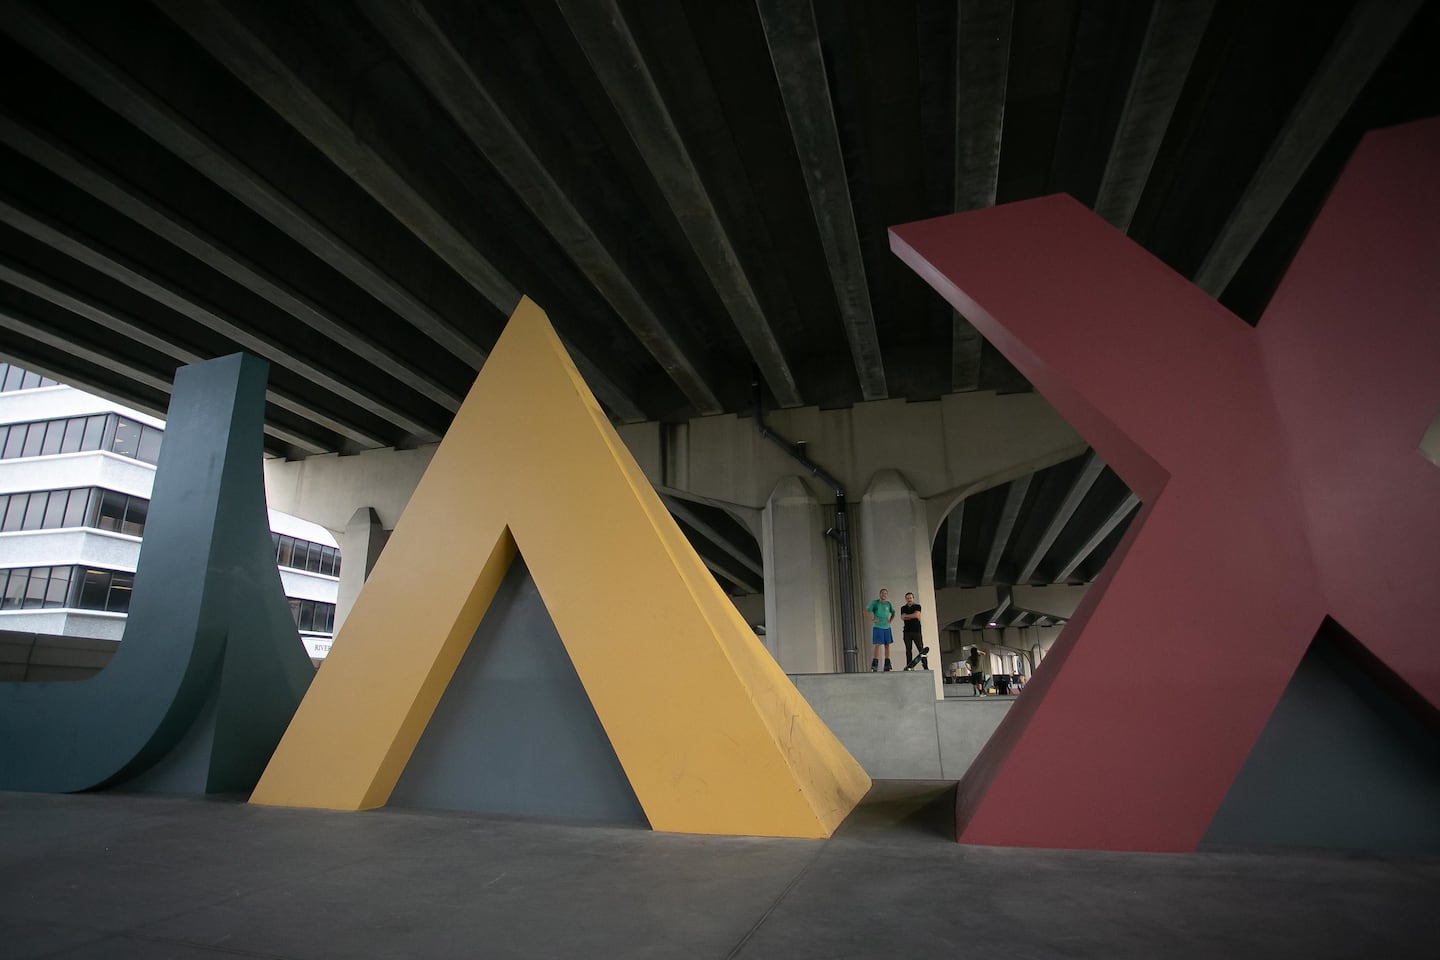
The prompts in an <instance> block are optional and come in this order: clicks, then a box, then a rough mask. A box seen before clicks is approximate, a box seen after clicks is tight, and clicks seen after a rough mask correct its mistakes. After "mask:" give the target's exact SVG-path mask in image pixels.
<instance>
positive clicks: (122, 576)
mask: <svg viewBox="0 0 1440 960" xmlns="http://www.w3.org/2000/svg"><path fill="white" fill-rule="evenodd" d="M75 582H76V589H75V590H74V591H73V593H72V596H73V598H74V599H73V600H72V602H71V606H73V607H78V608H80V609H81V610H107V611H109V612H111V613H129V612H130V594H131V592H132V591H133V590H134V589H135V574H133V573H126V572H124V571H122V570H97V569H95V568H93V567H84V568H76V574H75Z"/></svg>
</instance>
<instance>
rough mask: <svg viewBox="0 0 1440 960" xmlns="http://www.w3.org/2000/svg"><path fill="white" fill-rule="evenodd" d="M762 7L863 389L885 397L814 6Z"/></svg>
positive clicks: (769, 0) (797, 0)
mask: <svg viewBox="0 0 1440 960" xmlns="http://www.w3.org/2000/svg"><path fill="white" fill-rule="evenodd" d="M757 6H758V8H759V10H760V22H761V24H762V25H763V27H764V29H765V42H766V45H767V46H768V47H769V50H770V61H771V63H772V64H773V65H774V68H775V78H776V80H777V82H778V83H779V85H780V99H781V101H782V102H783V103H784V104H785V115H786V117H787V119H788V120H789V122H790V132H791V136H792V137H793V138H794V141H795V151H796V153H797V154H798V155H799V158H800V171H801V174H802V175H803V176H804V178H805V186H806V189H807V191H808V192H809V194H810V208H811V210H812V212H813V213H814V215H815V225H816V227H817V228H819V232H820V245H821V247H822V248H823V249H824V251H825V261H826V264H827V265H828V266H829V269H830V280H831V282H832V284H833V285H834V288H835V300H836V302H837V304H838V305H839V308H840V318H841V321H842V323H843V325H844V328H845V337H846V339H847V340H848V341H849V343H850V355H851V357H852V358H853V360H854V363H855V373H856V375H857V376H858V377H859V379H860V393H861V395H862V396H863V397H864V398H865V399H866V400H883V399H885V398H886V397H887V396H889V392H888V390H887V388H886V386H885V367H884V365H883V363H882V362H881V358H880V340H879V337H878V336H877V335H876V332H875V316H874V313H873V311H872V308H871V305H870V287H869V284H868V282H867V281H866V278H865V261H864V257H863V255H862V254H861V252H860V237H859V233H858V231H857V228H856V226H855V207H854V204H853V202H852V201H851V198H850V187H849V183H848V181H847V180H846V177H845V159H844V156H843V154H842V153H841V149H840V131H839V129H838V128H837V126H836V124H835V107H834V105H833V104H832V103H831V100H830V84H829V81H828V79H827V77H826V75H825V60H824V58H823V56H822V55H821V52H820V34H819V31H818V29H817V28H816V25H815V12H814V10H813V8H812V7H811V5H810V2H809V0H758V2H757Z"/></svg>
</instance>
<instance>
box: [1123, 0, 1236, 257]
mask: <svg viewBox="0 0 1440 960" xmlns="http://www.w3.org/2000/svg"><path fill="white" fill-rule="evenodd" d="M1214 6H1215V0H1155V6H1154V7H1153V8H1152V9H1151V12H1150V20H1149V22H1148V23H1147V24H1146V27H1145V39H1144V40H1143V41H1142V44H1141V47H1140V58H1139V60H1138V61H1137V62H1136V64H1135V71H1134V73H1133V74H1132V76H1131V78H1130V89H1129V90H1128V91H1127V93H1126V95H1125V106H1124V107H1123V108H1122V109H1121V113H1120V124H1119V127H1118V128H1117V129H1116V131H1115V139H1114V141H1113V142H1112V144H1111V146H1110V154H1109V157H1108V158H1107V159H1106V161H1105V172H1104V173H1103V174H1102V175H1101V177H1100V191H1099V194H1098V195H1097V197H1096V200H1095V212H1096V213H1098V214H1099V215H1100V216H1102V217H1104V218H1105V219H1106V220H1107V221H1109V222H1110V223H1111V224H1112V225H1113V226H1115V227H1117V228H1119V229H1120V230H1122V231H1129V229H1130V220H1131V218H1133V217H1134V216H1135V207H1136V206H1137V205H1138V204H1139V203H1140V195H1141V193H1143V192H1144V190H1145V183H1146V181H1147V180H1149V178H1150V169H1151V167H1153V166H1154V164H1155V156H1156V154H1157V153H1159V152H1160V143H1161V141H1162V140H1164V139H1165V131H1166V130H1167V129H1168V128H1169V126H1170V117H1171V115H1172V114H1174V112H1175V104H1176V103H1177V102H1178V101H1179V100H1180V93H1181V91H1182V90H1184V88H1185V78H1186V77H1187V76H1189V74H1190V65H1191V64H1192V63H1193V62H1194V60H1195V51H1197V50H1198V49H1200V40H1201V38H1202V37H1204V36H1205V28H1206V26H1207V25H1208V24H1209V22H1210V13H1211V11H1212V10H1213V9H1214Z"/></svg>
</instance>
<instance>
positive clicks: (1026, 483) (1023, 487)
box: [980, 473, 1035, 587]
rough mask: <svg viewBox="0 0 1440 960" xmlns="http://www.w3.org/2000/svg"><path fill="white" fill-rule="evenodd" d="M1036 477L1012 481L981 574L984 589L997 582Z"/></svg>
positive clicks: (1028, 475)
mask: <svg viewBox="0 0 1440 960" xmlns="http://www.w3.org/2000/svg"><path fill="white" fill-rule="evenodd" d="M1034 476H1035V475H1034V474H1033V473H1029V474H1026V475H1025V476H1023V477H1016V478H1015V479H1014V480H1012V481H1010V489H1009V490H1007V491H1005V505H1004V506H1003V507H1002V508H1001V509H1000V519H999V522H997V523H996V524H995V536H994V537H992V538H991V539H990V552H989V553H988V554H987V555H986V557H985V569H984V571H983V572H982V573H981V574H980V586H982V587H988V586H989V585H990V584H992V583H994V582H995V571H996V570H997V569H998V568H999V566H1000V558H1001V557H1002V556H1004V555H1005V548H1006V547H1007V546H1008V545H1009V544H1010V535H1011V534H1012V533H1013V532H1014V531H1015V521H1016V520H1017V519H1018V518H1019V516H1020V508H1021V506H1023V505H1024V503H1025V495H1026V494H1027V493H1029V492H1030V480H1031V478H1032V477H1034Z"/></svg>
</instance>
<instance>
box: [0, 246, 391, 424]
mask: <svg viewBox="0 0 1440 960" xmlns="http://www.w3.org/2000/svg"><path fill="white" fill-rule="evenodd" d="M0 281H3V282H5V283H8V284H10V285H11V286H13V287H15V288H17V289H19V290H23V291H25V292H26V293H28V294H30V295H31V296H34V297H38V298H40V299H41V300H44V301H46V302H47V303H51V304H54V305H55V306H57V307H61V308H63V309H65V310H68V311H69V312H71V313H73V314H75V315H76V316H78V317H81V318H83V319H85V320H88V321H90V322H91V323H94V324H96V325H97V326H99V327H101V328H102V329H105V330H109V331H110V332H111V333H115V334H119V335H120V336H122V337H124V338H126V339H127V340H133V341H135V342H136V343H139V344H143V345H144V346H146V347H149V348H150V349H152V350H155V351H157V352H159V353H161V354H163V355H165V356H168V357H170V358H171V359H172V360H175V361H176V362H177V363H181V364H184V363H201V362H204V360H205V359H206V357H205V356H204V355H203V354H201V353H199V352H198V351H196V350H195V349H194V348H192V347H190V346H188V345H186V344H184V343H182V342H180V341H178V340H175V339H173V338H170V337H167V336H162V335H160V334H158V333H156V332H154V331H152V330H149V329H147V328H145V327H142V326H140V325H139V324H138V323H137V322H135V321H133V320H130V319H128V318H126V317H123V316H121V315H120V314H118V313H116V312H113V311H111V310H109V309H108V308H106V307H103V306H101V305H100V304H98V303H95V302H94V301H92V300H89V299H87V298H85V297H84V296H83V295H81V294H78V293H76V292H74V291H70V290H66V289H64V288H63V287H60V286H57V285H55V284H54V283H52V282H50V281H48V280H46V279H44V278H41V277H38V276H35V275H33V274H32V273H30V272H28V271H26V270H25V269H23V268H21V267H20V266H19V265H17V264H14V263H11V262H9V261H7V260H5V259H4V258H3V257H0ZM167 392H168V391H167ZM265 399H266V401H267V402H269V403H272V404H274V405H275V406H277V407H279V408H280V409H282V410H288V411H290V412H291V413H293V414H295V415H296V416H299V417H301V418H303V419H305V420H308V421H309V422H311V423H314V424H317V425H320V426H323V427H325V428H326V429H327V430H332V432H334V433H337V434H340V435H341V436H345V435H347V434H344V433H341V432H340V431H339V430H334V429H333V427H332V424H334V426H342V425H341V424H339V423H338V422H336V421H333V420H332V419H331V418H330V417H328V416H326V415H325V414H323V413H319V412H317V411H314V410H312V409H311V407H310V405H309V404H307V403H305V402H303V401H301V400H299V399H298V398H296V397H292V396H290V395H289V394H288V393H284V392H282V391H278V390H275V389H274V388H273V387H270V388H267V389H266V391H265ZM345 429H346V430H349V428H345ZM273 435H275V436H279V434H273ZM297 439H299V438H297ZM351 439H355V438H353V437H352V438H351ZM296 445H297V446H299V447H300V448H301V449H311V448H313V447H315V446H317V441H316V440H314V439H309V440H305V441H304V442H302V443H297V444H296ZM365 445H366V446H384V445H385V444H383V443H381V442H379V441H376V440H367V441H365ZM320 448H321V449H324V446H323V445H321V446H320Z"/></svg>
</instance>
